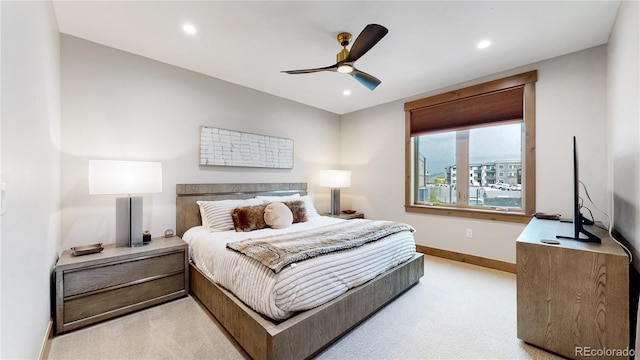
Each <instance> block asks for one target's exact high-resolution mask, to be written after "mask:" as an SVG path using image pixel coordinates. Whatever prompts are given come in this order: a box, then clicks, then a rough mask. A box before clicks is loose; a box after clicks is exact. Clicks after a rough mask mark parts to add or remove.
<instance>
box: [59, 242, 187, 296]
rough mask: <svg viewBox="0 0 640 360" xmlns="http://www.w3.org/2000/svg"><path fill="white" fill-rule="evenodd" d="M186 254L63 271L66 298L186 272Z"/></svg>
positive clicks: (178, 253)
mask: <svg viewBox="0 0 640 360" xmlns="http://www.w3.org/2000/svg"><path fill="white" fill-rule="evenodd" d="M184 256H185V255H184V252H183V251H180V252H174V253H171V254H167V255H162V256H153V257H147V258H140V259H134V260H129V261H125V262H117V263H113V264H109V265H107V266H96V267H93V268H84V269H79V270H72V271H66V272H64V275H63V276H64V296H65V298H67V297H71V296H75V295H78V294H83V293H87V292H91V291H96V290H101V289H105V288H110V287H114V286H119V285H123V284H129V283H132V282H136V281H143V280H145V279H151V278H154V277H157V276H162V275H165V274H169V273H173V272H178V271H183V270H184Z"/></svg>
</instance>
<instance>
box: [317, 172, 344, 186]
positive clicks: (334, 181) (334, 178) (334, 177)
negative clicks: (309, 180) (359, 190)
mask: <svg viewBox="0 0 640 360" xmlns="http://www.w3.org/2000/svg"><path fill="white" fill-rule="evenodd" d="M319 184H320V186H325V187H330V188H344V187H350V186H351V171H347V170H323V171H321V172H320V182H319Z"/></svg>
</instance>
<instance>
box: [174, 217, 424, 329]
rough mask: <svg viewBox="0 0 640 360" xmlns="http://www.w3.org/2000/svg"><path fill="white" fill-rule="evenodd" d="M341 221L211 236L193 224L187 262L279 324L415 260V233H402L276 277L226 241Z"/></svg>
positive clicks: (315, 221) (304, 263) (317, 220)
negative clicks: (231, 247)
mask: <svg viewBox="0 0 640 360" xmlns="http://www.w3.org/2000/svg"><path fill="white" fill-rule="evenodd" d="M339 221H364V220H358V219H354V220H340V219H336V218H331V217H327V216H320V217H315V218H313V219H310V220H309V221H307V222H303V223H296V224H293V225H291V226H289V227H287V228H284V229H271V228H267V229H262V230H255V231H251V232H236V231H233V230H231V231H222V232H209V231H207V230H206V229H204V228H203V227H202V226H197V227H194V228H191V229H189V230H188V231H187V232H185V234H184V236H183V239H184V240H185V241H186V242H187V243H188V244H189V251H190V256H191V260H192V261H193V262H194V263H195V265H196V266H197V267H198V268H199V269H200V270H202V272H203V273H204V274H205V275H207V276H208V277H209V278H210V279H211V280H212V281H214V282H215V283H218V284H219V285H222V286H223V287H224V288H226V289H227V290H229V291H231V292H232V293H234V294H235V295H236V296H237V297H238V298H239V299H240V300H242V301H243V302H244V303H245V304H247V305H248V306H249V307H251V308H252V309H253V310H255V311H257V312H259V313H261V314H263V315H266V316H267V317H269V318H271V319H274V320H283V319H286V318H288V317H291V316H292V315H294V314H295V313H296V312H299V311H304V310H308V309H311V308H314V307H316V306H319V305H322V304H324V303H325V302H327V301H329V300H332V299H334V298H336V297H338V296H340V295H342V294H343V293H345V292H346V291H347V290H349V289H350V288H353V287H356V286H358V285H361V284H363V283H365V282H367V281H369V280H371V279H373V278H374V277H376V276H377V275H379V274H381V273H383V272H385V271H386V270H388V269H391V268H393V267H395V266H397V265H398V264H400V263H403V262H405V261H407V260H409V259H411V258H412V257H413V255H414V254H415V251H416V246H415V241H414V238H413V235H412V233H411V232H409V231H403V232H400V233H397V234H394V235H391V236H388V237H386V238H384V239H381V240H378V241H374V242H371V243H368V244H365V245H363V246H360V247H358V248H354V249H350V250H347V251H339V252H335V253H331V254H327V255H322V256H318V257H315V258H313V259H308V260H305V261H301V262H299V263H295V264H291V265H289V266H286V267H285V268H283V269H282V270H281V271H280V272H279V273H277V274H276V273H274V272H273V271H272V270H271V269H269V268H267V267H266V266H264V265H263V264H261V263H260V262H258V261H256V260H254V259H252V258H250V257H248V256H245V255H243V254H240V253H238V252H236V251H233V250H230V249H227V248H226V244H227V243H228V242H233V241H238V240H243V239H248V238H258V237H264V236H269V235H273V234H275V233H290V232H295V231H302V230H308V229H311V228H315V227H321V226H325V225H328V224H332V223H335V222H339Z"/></svg>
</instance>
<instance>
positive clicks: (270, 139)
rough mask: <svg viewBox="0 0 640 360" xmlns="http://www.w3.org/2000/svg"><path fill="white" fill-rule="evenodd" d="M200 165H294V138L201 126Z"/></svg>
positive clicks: (281, 167)
mask: <svg viewBox="0 0 640 360" xmlns="http://www.w3.org/2000/svg"><path fill="white" fill-rule="evenodd" d="M200 165H217V166H241V167H261V168H278V169H292V168H293V140H292V139H285V138H280V137H275V136H267V135H258V134H251V133H245V132H240V131H233V130H226V129H218V128H214V127H208V126H201V127H200Z"/></svg>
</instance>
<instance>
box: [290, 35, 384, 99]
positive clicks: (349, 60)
mask: <svg viewBox="0 0 640 360" xmlns="http://www.w3.org/2000/svg"><path fill="white" fill-rule="evenodd" d="M388 32H389V30H387V28H385V27H384V26H382V25H378V24H369V25H367V26H365V28H364V30H362V32H361V33H360V35H358V37H357V38H356V40H355V41H354V42H353V45H352V46H351V50H347V45H349V42H350V41H351V34H349V33H348V32H342V33H340V34H338V37H337V38H338V42H339V43H340V45H341V46H342V50H341V51H340V52H339V53H338V55H337V56H336V58H337V60H336V63H335V64H334V65H331V66H327V67H322V68H315V69H302V70H288V71H282V72H283V73H287V74H309V73H314V72H320V71H334V72H335V71H337V72H339V73H343V74H349V75H351V76H353V78H354V79H356V80H358V81H359V82H360V83H361V84H362V85H364V86H366V87H367V88H369V90H374V89H375V88H376V87H377V86H378V85H380V83H381V81H380V80H378V79H377V78H376V77H375V76H372V75H369V74H367V73H366V72H364V71H360V70H358V69H356V68H355V67H354V66H353V63H354V62H356V60H358V59H360V57H362V55H364V54H366V53H367V51H369V50H371V48H372V47H373V46H374V45H375V44H377V43H378V41H380V39H382V38H383V37H384V36H385V35H387V33H388Z"/></svg>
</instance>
